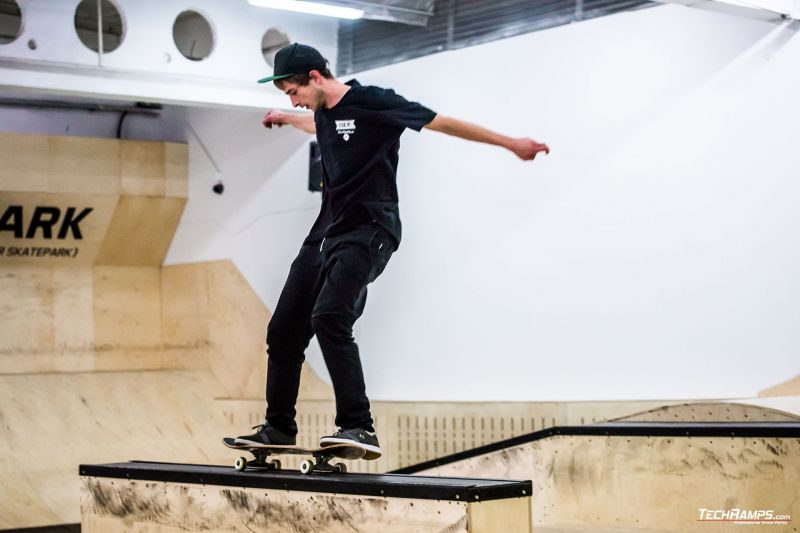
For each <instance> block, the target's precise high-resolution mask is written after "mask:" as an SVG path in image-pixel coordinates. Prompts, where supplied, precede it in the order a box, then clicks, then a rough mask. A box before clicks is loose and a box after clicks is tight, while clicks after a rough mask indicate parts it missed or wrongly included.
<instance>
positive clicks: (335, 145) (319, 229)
mask: <svg viewBox="0 0 800 533" xmlns="http://www.w3.org/2000/svg"><path fill="white" fill-rule="evenodd" d="M347 85H350V89H348V91H347V92H346V93H345V95H344V96H343V97H342V99H341V100H340V101H339V103H337V104H336V105H335V106H333V107H332V108H330V109H322V110H320V111H317V112H316V113H314V123H315V125H316V129H317V142H318V143H319V149H320V154H321V156H322V182H323V186H322V208H321V210H320V213H319V216H318V217H317V221H316V222H315V223H314V226H313V227H312V228H311V233H309V235H308V237H307V238H306V240H305V244H312V243H316V242H319V241H321V240H322V239H323V238H325V237H330V236H333V235H337V234H339V233H343V232H345V231H347V230H350V229H352V228H354V227H356V226H358V225H360V224H363V223H366V222H370V221H373V222H375V223H376V224H378V225H380V226H381V227H383V228H384V229H386V230H387V231H388V232H389V233H391V234H392V235H393V236H394V238H395V239H396V241H397V244H398V245H399V243H400V235H401V229H400V212H399V210H398V207H397V200H398V198H397V162H398V151H399V150H400V135H402V133H403V131H404V130H405V129H406V128H412V129H414V130H417V131H420V130H421V129H422V128H423V126H425V125H426V124H428V123H429V122H430V121H431V120H433V118H434V117H435V116H436V113H434V112H433V111H431V110H430V109H428V108H427V107H424V106H422V105H420V104H418V103H416V102H409V101H408V100H406V99H405V98H403V97H402V96H400V95H398V94H396V93H395V92H394V91H393V90H391V89H381V88H379V87H371V86H362V85H361V84H360V83H358V82H357V81H356V80H351V81H349V82H347Z"/></svg>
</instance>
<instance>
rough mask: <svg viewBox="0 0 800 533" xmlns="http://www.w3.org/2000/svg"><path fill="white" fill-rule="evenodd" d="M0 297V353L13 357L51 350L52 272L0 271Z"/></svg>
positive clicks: (21, 268)
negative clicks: (0, 330) (1, 333)
mask: <svg viewBox="0 0 800 533" xmlns="http://www.w3.org/2000/svg"><path fill="white" fill-rule="evenodd" d="M0 295H2V298H1V299H0V324H2V332H3V335H0V353H2V354H4V355H11V356H13V355H15V354H25V353H30V352H35V351H37V350H41V349H44V350H49V349H52V348H53V343H54V339H55V333H54V327H53V270H52V268H47V267H44V268H23V267H15V268H13V267H4V268H2V269H0Z"/></svg>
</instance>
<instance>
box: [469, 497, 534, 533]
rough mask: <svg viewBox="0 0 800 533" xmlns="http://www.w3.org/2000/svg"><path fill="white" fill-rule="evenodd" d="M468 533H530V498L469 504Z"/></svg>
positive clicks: (531, 529)
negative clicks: (499, 532) (500, 532)
mask: <svg viewBox="0 0 800 533" xmlns="http://www.w3.org/2000/svg"><path fill="white" fill-rule="evenodd" d="M467 511H468V522H467V524H468V529H469V533H495V532H498V531H502V532H503V533H530V532H532V531H533V524H532V523H531V498H530V497H528V498H508V499H504V500H492V501H488V502H479V503H476V502H472V503H470V504H469V508H468V509H467Z"/></svg>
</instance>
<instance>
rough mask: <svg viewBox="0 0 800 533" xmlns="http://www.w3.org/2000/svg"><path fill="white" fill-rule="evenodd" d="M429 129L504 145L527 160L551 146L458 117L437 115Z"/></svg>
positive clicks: (471, 139) (546, 150) (481, 141)
mask: <svg viewBox="0 0 800 533" xmlns="http://www.w3.org/2000/svg"><path fill="white" fill-rule="evenodd" d="M425 127H426V128H428V129H429V130H433V131H438V132H441V133H446V134H447V135H453V136H455V137H460V138H462V139H466V140H468V141H475V142H480V143H486V144H493V145H495V146H502V147H503V148H506V149H508V150H510V151H512V152H514V153H515V154H516V155H517V157H519V158H520V159H522V160H525V161H531V160H533V158H535V157H536V154H538V153H539V152H544V153H546V154H549V153H550V148H548V146H547V145H546V144H542V143H538V142H536V141H534V140H533V139H529V138H527V137H516V138H514V137H507V136H505V135H501V134H499V133H497V132H494V131H491V130H488V129H486V128H484V127H482V126H478V125H477V124H472V123H470V122H464V121H463V120H458V119H457V118H452V117H445V116H443V115H436V116H435V117H434V119H433V120H432V121H430V122H429V123H428V124H427V125H426V126H425Z"/></svg>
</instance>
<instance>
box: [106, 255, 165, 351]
mask: <svg viewBox="0 0 800 533" xmlns="http://www.w3.org/2000/svg"><path fill="white" fill-rule="evenodd" d="M160 275H161V273H160V269H158V268H155V267H154V268H145V267H95V268H94V278H93V283H94V329H95V345H96V347H97V348H98V349H100V350H109V349H115V348H131V349H136V348H147V349H158V348H160V346H161V279H160Z"/></svg>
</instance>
